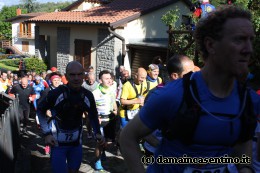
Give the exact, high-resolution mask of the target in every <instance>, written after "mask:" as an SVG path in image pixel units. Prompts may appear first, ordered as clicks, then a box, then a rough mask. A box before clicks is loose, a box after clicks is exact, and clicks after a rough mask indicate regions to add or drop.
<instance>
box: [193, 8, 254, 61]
mask: <svg viewBox="0 0 260 173" xmlns="http://www.w3.org/2000/svg"><path fill="white" fill-rule="evenodd" d="M234 18H244V19H248V20H250V21H251V14H250V12H249V11H247V10H245V9H242V8H240V7H237V6H233V5H224V6H221V7H219V8H218V9H217V10H215V11H213V12H211V13H209V15H208V16H207V17H205V18H202V19H201V20H200V21H199V22H198V24H197V26H196V30H195V33H194V37H195V40H196V43H197V45H198V47H199V50H200V52H201V53H202V57H203V59H204V60H206V59H207V57H208V51H207V49H206V47H205V45H204V40H205V38H206V37H211V38H212V39H215V40H221V39H222V37H223V36H222V30H223V25H224V24H225V22H226V21H227V20H228V19H234Z"/></svg>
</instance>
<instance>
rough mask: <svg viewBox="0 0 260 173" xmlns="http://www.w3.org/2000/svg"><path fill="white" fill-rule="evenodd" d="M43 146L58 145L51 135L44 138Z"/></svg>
mask: <svg viewBox="0 0 260 173" xmlns="http://www.w3.org/2000/svg"><path fill="white" fill-rule="evenodd" d="M45 144H47V145H50V146H55V145H58V142H57V141H56V139H55V138H54V137H53V136H52V135H47V136H45Z"/></svg>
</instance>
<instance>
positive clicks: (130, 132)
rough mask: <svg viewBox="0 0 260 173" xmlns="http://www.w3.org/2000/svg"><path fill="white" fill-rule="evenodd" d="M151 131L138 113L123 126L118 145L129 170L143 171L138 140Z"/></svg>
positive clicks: (141, 172)
mask: <svg viewBox="0 0 260 173" xmlns="http://www.w3.org/2000/svg"><path fill="white" fill-rule="evenodd" d="M151 132H152V130H151V129H149V128H148V127H147V126H146V125H144V124H143V122H142V121H141V119H140V118H139V114H137V115H136V116H135V118H134V119H132V120H131V121H130V122H129V123H128V124H127V126H126V127H124V128H123V130H122V132H121V134H120V137H119V142H120V147H121V152H122V155H123V157H124V159H125V161H126V162H125V163H126V164H127V167H128V168H129V170H130V172H133V173H144V172H145V169H144V166H143V164H142V162H141V157H142V153H141V151H140V147H139V140H140V139H141V138H142V137H144V136H147V135H148V134H150V133H151Z"/></svg>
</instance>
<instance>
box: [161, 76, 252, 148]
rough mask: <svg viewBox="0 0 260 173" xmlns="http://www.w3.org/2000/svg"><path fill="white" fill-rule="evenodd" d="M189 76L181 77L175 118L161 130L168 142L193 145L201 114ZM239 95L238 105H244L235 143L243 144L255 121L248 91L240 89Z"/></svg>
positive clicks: (248, 138) (250, 134) (193, 83)
mask: <svg viewBox="0 0 260 173" xmlns="http://www.w3.org/2000/svg"><path fill="white" fill-rule="evenodd" d="M191 75H192V72H190V73H188V74H186V75H184V77H183V99H182V103H181V104H180V107H179V109H178V111H177V113H176V116H175V117H174V119H173V120H172V121H171V122H167V124H166V125H165V126H164V127H163V128H162V129H161V130H162V134H163V136H164V137H165V138H167V139H168V140H173V139H178V140H180V141H181V142H182V143H183V144H185V145H191V144H192V143H193V136H194V133H195V131H196V128H197V124H198V122H199V119H200V115H201V113H202V110H201V107H200V106H199V105H198V103H197V102H196V101H195V100H194V97H193V96H192V93H191V90H190V87H191V88H192V90H193V92H194V96H195V97H196V98H197V100H198V101H199V102H200V98H199V95H198V90H197V86H196V82H195V80H190V77H191ZM239 94H240V103H244V104H242V106H243V107H242V109H243V113H242V114H241V116H240V117H239V118H240V120H241V132H240V136H239V139H238V141H237V142H245V141H247V140H250V139H252V138H253V136H254V133H255V128H256V122H257V121H256V115H255V113H254V109H253V104H252V100H251V96H250V93H249V89H248V88H247V87H241V88H239ZM237 142H236V143H237ZM233 145H235V143H234V144H233Z"/></svg>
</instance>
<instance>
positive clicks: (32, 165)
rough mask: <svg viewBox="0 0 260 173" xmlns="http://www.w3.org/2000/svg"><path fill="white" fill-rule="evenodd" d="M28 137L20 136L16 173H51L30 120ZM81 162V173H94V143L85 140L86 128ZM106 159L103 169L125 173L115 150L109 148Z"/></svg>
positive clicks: (122, 162)
mask: <svg viewBox="0 0 260 173" xmlns="http://www.w3.org/2000/svg"><path fill="white" fill-rule="evenodd" d="M28 127H29V128H28V130H29V135H24V134H22V135H21V143H22V145H21V151H20V152H19V154H18V158H17V162H16V173H51V168H50V161H49V156H47V155H45V154H44V139H43V138H42V137H41V136H39V135H40V131H39V130H38V129H37V128H36V124H35V121H34V119H30V123H29V126H28ZM83 131H84V132H83V160H82V163H81V167H80V172H82V173H93V172H94V173H95V172H98V171H95V170H94V169H93V165H94V164H93V163H94V158H95V157H94V146H95V141H94V140H92V139H90V140H89V139H86V128H85V127H84V130H83ZM106 155H107V159H106V161H103V167H104V169H105V170H106V171H107V172H111V173H127V168H126V166H125V164H124V160H123V158H122V157H120V156H116V148H115V147H114V146H111V147H109V148H108V149H107V151H106Z"/></svg>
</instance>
